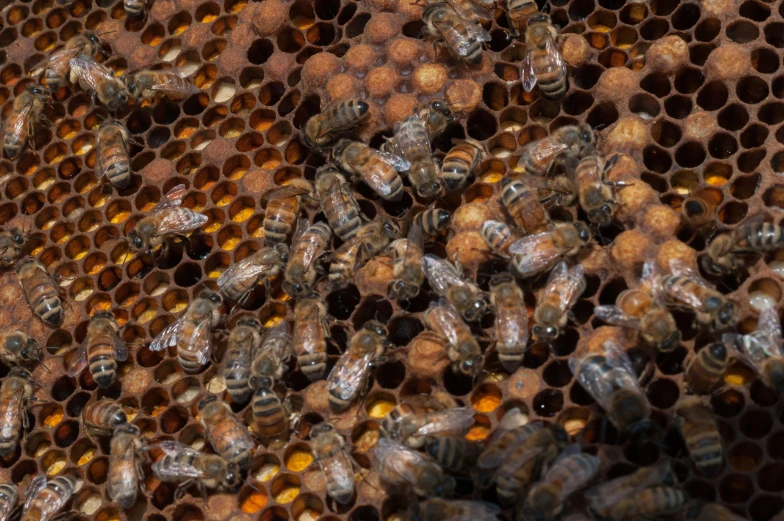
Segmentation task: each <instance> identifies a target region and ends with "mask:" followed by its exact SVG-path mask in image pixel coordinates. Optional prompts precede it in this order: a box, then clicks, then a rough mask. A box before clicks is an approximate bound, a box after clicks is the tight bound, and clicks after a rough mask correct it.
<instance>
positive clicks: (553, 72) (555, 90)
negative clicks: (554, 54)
mask: <svg viewBox="0 0 784 521" xmlns="http://www.w3.org/2000/svg"><path fill="white" fill-rule="evenodd" d="M532 60H533V68H534V70H535V71H536V82H537V85H539V90H541V91H542V94H544V95H545V97H547V98H549V99H558V98H560V97H562V96H563V95H564V93H565V92H566V76H565V75H564V73H563V70H562V69H561V68H560V67H558V66H556V65H555V64H554V63H553V62H552V58H551V57H550V56H549V54H548V53H547V52H546V51H543V50H538V49H537V50H534V51H532Z"/></svg>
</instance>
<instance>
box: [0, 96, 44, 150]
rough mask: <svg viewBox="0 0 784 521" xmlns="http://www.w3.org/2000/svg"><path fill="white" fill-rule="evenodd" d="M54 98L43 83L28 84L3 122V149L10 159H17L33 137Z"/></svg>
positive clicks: (15, 99)
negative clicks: (48, 104) (46, 108)
mask: <svg viewBox="0 0 784 521" xmlns="http://www.w3.org/2000/svg"><path fill="white" fill-rule="evenodd" d="M51 100H52V95H51V93H50V92H49V89H47V88H46V87H44V86H42V85H28V86H27V87H26V88H25V90H23V91H22V92H21V93H20V94H19V95H18V96H17V97H16V98H14V101H13V104H12V105H11V112H10V113H9V114H8V117H7V118H6V120H5V122H4V123H3V150H5V154H6V156H8V159H11V160H13V159H16V158H17V157H18V156H19V154H20V153H21V152H22V149H23V148H24V146H25V145H26V144H27V140H28V139H30V138H32V137H33V134H34V133H35V128H36V126H37V125H38V121H39V120H40V119H43V118H44V116H43V110H44V107H45V106H46V104H47V103H49V102H50V101H51Z"/></svg>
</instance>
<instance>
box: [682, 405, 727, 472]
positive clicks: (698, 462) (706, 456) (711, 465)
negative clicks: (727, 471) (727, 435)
mask: <svg viewBox="0 0 784 521" xmlns="http://www.w3.org/2000/svg"><path fill="white" fill-rule="evenodd" d="M694 400H696V399H694ZM676 414H677V417H676V418H677V420H678V427H679V428H680V431H681V436H683V441H684V442H685V443H686V446H687V447H688V449H689V455H690V456H691V459H692V461H693V462H694V465H695V466H696V467H697V469H698V470H699V471H700V474H702V475H704V476H706V477H712V476H716V475H717V474H718V473H719V472H720V471H721V468H722V465H723V461H724V449H723V447H722V445H721V437H720V436H719V430H718V428H717V426H716V422H715V421H714V419H713V414H712V413H711V411H710V410H709V409H708V408H706V407H703V406H702V405H696V406H686V407H683V408H681V409H679V410H677V411H676Z"/></svg>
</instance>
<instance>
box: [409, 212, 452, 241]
mask: <svg viewBox="0 0 784 521" xmlns="http://www.w3.org/2000/svg"><path fill="white" fill-rule="evenodd" d="M451 219H452V215H451V214H450V213H449V212H447V211H446V210H443V209H441V208H432V209H430V210H424V211H422V212H419V213H418V214H416V215H415V216H414V218H413V219H412V221H411V225H412V226H416V227H419V228H420V229H421V230H422V233H423V234H424V235H425V236H428V237H435V236H436V235H440V234H441V233H442V232H443V231H444V230H446V229H447V227H448V226H449V221H450V220H451Z"/></svg>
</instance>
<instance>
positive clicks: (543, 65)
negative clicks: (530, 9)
mask: <svg viewBox="0 0 784 521" xmlns="http://www.w3.org/2000/svg"><path fill="white" fill-rule="evenodd" d="M557 38H558V30H557V29H556V28H555V26H554V25H553V23H552V21H551V20H550V17H549V16H547V15H546V14H544V13H536V14H534V15H533V16H531V17H530V18H529V19H528V27H527V28H526V30H525V44H526V53H525V61H524V63H523V88H524V89H525V91H526V92H531V91H532V90H533V89H534V87H535V86H536V85H537V84H538V85H539V90H540V91H541V92H542V94H543V95H544V97H545V98H547V99H552V100H557V99H561V98H562V97H563V95H564V94H565V93H566V87H567V79H566V61H564V58H563V55H562V54H561V50H560V49H559V48H558V44H557V43H556V39H557Z"/></svg>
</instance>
